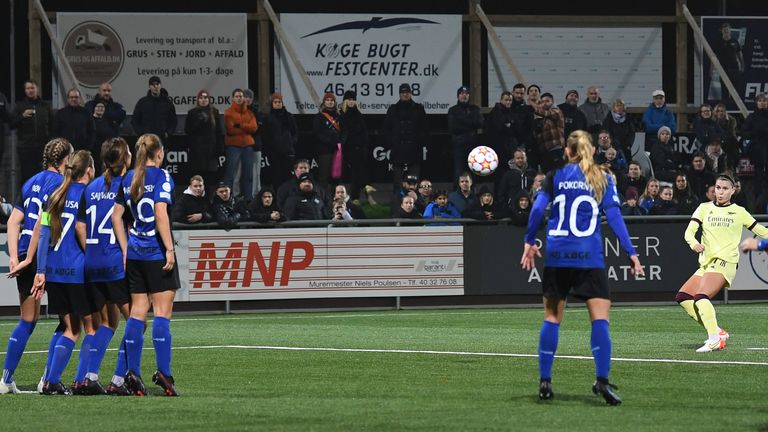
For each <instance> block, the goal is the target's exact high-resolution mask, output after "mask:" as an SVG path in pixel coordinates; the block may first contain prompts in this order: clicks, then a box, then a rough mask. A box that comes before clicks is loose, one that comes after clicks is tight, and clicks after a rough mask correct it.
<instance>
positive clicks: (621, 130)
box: [603, 112, 635, 157]
mask: <svg viewBox="0 0 768 432" xmlns="http://www.w3.org/2000/svg"><path fill="white" fill-rule="evenodd" d="M621 119H622V118H620V120H619V121H620V122H617V121H616V119H615V118H614V117H613V113H611V112H609V113H608V116H606V117H605V120H604V121H603V129H605V130H607V131H608V132H609V133H610V134H611V141H612V143H613V145H614V146H615V147H616V148H617V149H619V148H620V149H621V150H622V151H623V152H624V155H626V156H628V157H629V156H630V155H631V154H632V143H634V142H635V127H634V126H633V125H632V122H631V121H629V119H628V118H627V115H626V114H624V117H623V121H622V120H621Z"/></svg>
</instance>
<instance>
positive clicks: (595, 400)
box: [510, 393, 768, 432]
mask: <svg viewBox="0 0 768 432" xmlns="http://www.w3.org/2000/svg"><path fill="white" fill-rule="evenodd" d="M510 400H511V401H520V402H526V403H530V402H533V403H536V404H541V405H550V404H559V403H574V402H576V403H580V404H584V405H590V406H594V405H598V406H600V405H605V400H603V398H602V397H598V396H595V395H593V394H586V393H585V394H568V393H555V397H554V398H552V399H550V400H541V399H539V396H538V395H536V394H535V393H534V394H533V395H530V394H527V395H520V396H513V397H512V398H510ZM766 432H768V431H766Z"/></svg>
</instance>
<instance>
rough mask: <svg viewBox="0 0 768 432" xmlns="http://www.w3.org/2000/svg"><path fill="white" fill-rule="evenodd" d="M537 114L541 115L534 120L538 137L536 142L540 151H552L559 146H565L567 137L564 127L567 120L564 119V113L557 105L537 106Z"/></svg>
mask: <svg viewBox="0 0 768 432" xmlns="http://www.w3.org/2000/svg"><path fill="white" fill-rule="evenodd" d="M536 114H538V115H539V116H541V118H537V119H536V120H534V122H535V123H536V126H535V129H534V136H535V137H536V144H537V145H538V149H539V151H550V150H555V149H558V148H563V146H564V143H565V139H564V137H563V129H564V128H565V122H564V120H563V113H562V111H560V110H559V109H558V108H557V107H552V108H550V109H547V110H545V109H541V108H536Z"/></svg>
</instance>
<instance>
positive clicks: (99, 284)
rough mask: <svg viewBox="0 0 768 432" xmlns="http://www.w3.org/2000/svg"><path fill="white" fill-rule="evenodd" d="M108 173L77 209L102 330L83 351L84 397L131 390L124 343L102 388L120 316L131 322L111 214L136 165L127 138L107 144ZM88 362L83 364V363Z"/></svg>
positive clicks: (88, 277)
mask: <svg viewBox="0 0 768 432" xmlns="http://www.w3.org/2000/svg"><path fill="white" fill-rule="evenodd" d="M100 160H101V161H102V162H103V165H104V166H103V169H104V174H103V175H102V176H100V177H98V178H96V179H94V180H93V181H92V182H91V183H90V184H89V185H88V186H87V187H86V188H85V193H83V197H82V199H81V201H80V208H79V209H78V212H79V213H78V216H79V219H80V220H79V221H78V222H77V223H78V229H82V230H83V231H84V232H85V233H86V240H85V243H86V246H85V279H86V286H87V288H88V292H89V294H90V295H91V297H92V298H93V301H94V303H95V306H96V308H97V311H96V313H94V316H93V321H94V322H97V323H98V324H99V325H98V328H97V330H96V332H95V333H94V335H93V337H92V338H89V336H86V339H89V340H88V343H86V340H83V345H87V346H89V347H90V353H88V354H85V355H84V354H83V353H84V352H85V350H81V351H80V355H81V359H82V358H83V357H85V359H83V361H81V366H82V367H84V368H85V369H84V370H80V369H79V370H78V376H76V377H75V378H76V379H78V378H80V377H81V375H84V376H85V379H84V380H83V381H81V382H79V384H80V386H79V389H80V393H82V394H87V395H93V394H103V393H105V392H106V393H107V394H111V395H117V396H127V395H128V394H129V393H128V390H127V389H126V388H125V386H124V384H123V380H124V377H125V372H126V363H125V348H124V346H123V344H121V346H120V349H119V351H118V356H117V366H116V368H115V375H114V377H113V378H112V381H111V382H110V385H109V386H108V387H107V389H106V390H105V389H104V388H103V387H102V386H101V384H100V383H99V369H100V368H101V362H102V360H103V359H104V355H105V353H106V350H107V347H108V346H109V343H110V342H111V340H112V337H113V336H114V333H115V330H116V329H117V326H118V324H119V322H120V313H122V314H123V316H124V317H125V319H126V320H127V319H128V316H129V313H130V301H131V295H130V292H129V291H128V284H127V283H126V280H125V268H124V266H123V252H122V250H121V249H120V244H118V242H117V238H116V237H115V233H114V230H113V229H112V210H113V206H114V204H115V198H116V197H117V191H118V189H119V188H120V182H121V181H122V178H123V175H124V174H125V173H126V171H127V170H128V168H129V167H130V165H131V152H130V150H129V148H128V143H127V142H125V140H124V139H123V138H120V137H116V138H111V139H109V140H107V141H104V143H102V145H101V157H100ZM83 363H84V364H83Z"/></svg>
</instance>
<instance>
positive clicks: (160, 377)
mask: <svg viewBox="0 0 768 432" xmlns="http://www.w3.org/2000/svg"><path fill="white" fill-rule="evenodd" d="M175 296H176V290H167V291H162V292H156V293H153V294H152V304H153V311H154V313H155V318H154V319H153V320H152V342H153V344H154V347H155V358H156V360H157V371H156V372H155V374H154V375H153V376H152V381H153V382H154V383H155V384H157V385H159V386H160V387H162V388H163V390H164V391H165V394H166V395H167V396H178V392H177V391H176V387H175V385H174V384H175V381H174V379H173V375H172V374H171V343H172V335H171V317H172V315H173V299H174V298H175Z"/></svg>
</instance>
